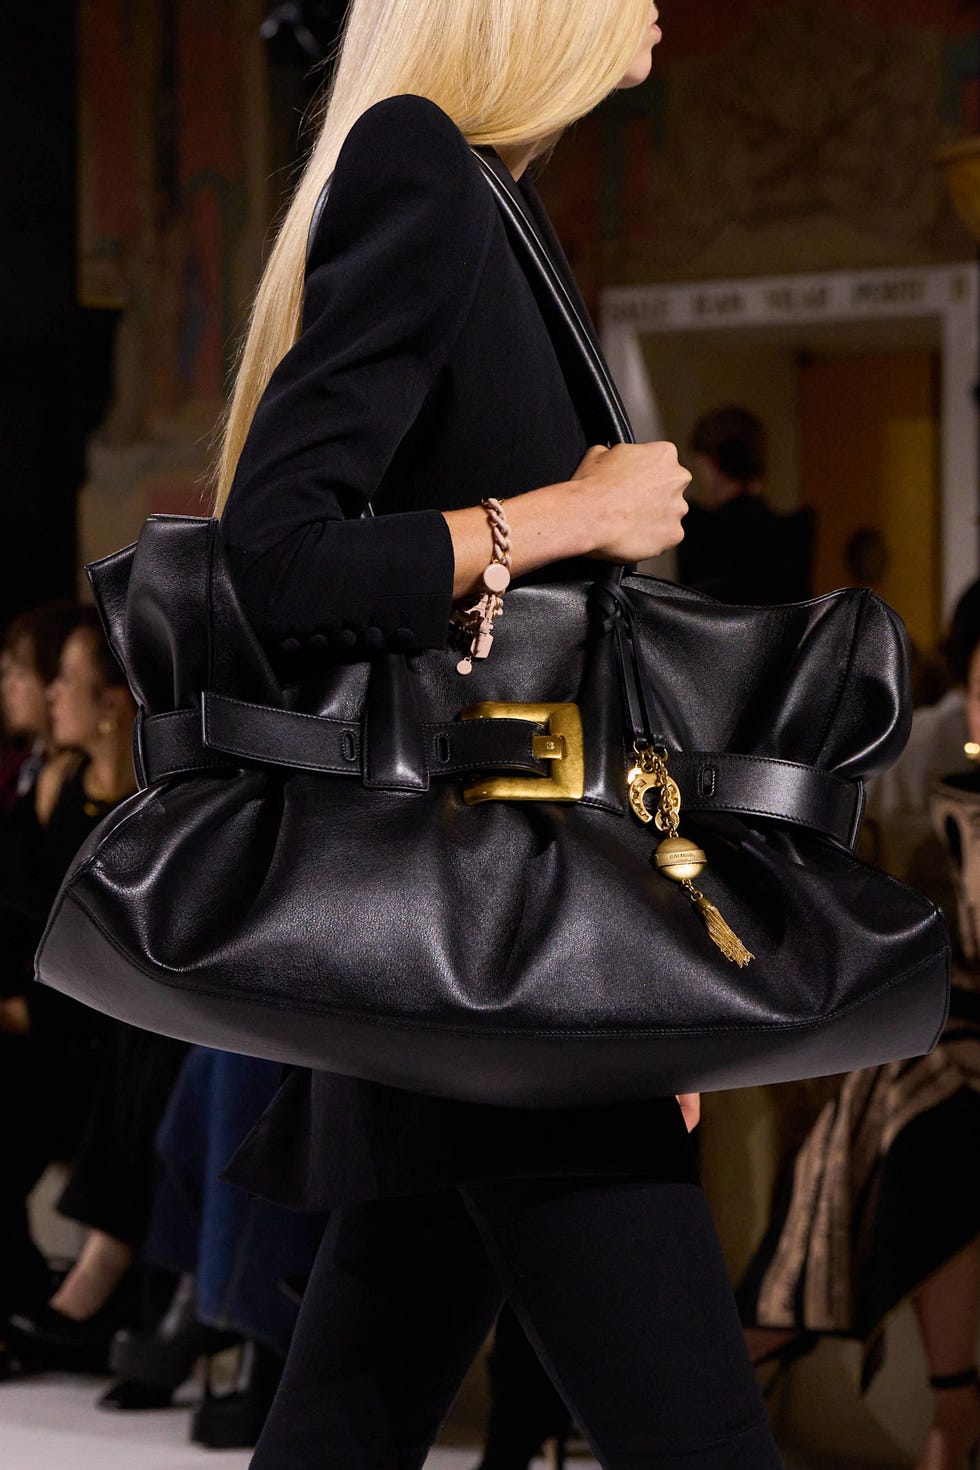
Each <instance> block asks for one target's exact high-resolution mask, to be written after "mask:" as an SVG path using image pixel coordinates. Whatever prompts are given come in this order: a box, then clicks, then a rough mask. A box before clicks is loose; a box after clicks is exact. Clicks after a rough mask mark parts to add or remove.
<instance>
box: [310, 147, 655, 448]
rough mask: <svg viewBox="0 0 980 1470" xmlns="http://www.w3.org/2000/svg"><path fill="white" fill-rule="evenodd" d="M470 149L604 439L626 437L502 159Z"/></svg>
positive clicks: (598, 364) (319, 209) (601, 370)
mask: <svg viewBox="0 0 980 1470" xmlns="http://www.w3.org/2000/svg"><path fill="white" fill-rule="evenodd" d="M470 152H471V153H472V155H473V157H474V159H475V160H476V162H477V165H478V166H479V168H480V171H481V173H482V174H483V177H484V178H485V180H486V182H487V185H488V187H489V189H490V191H491V193H492V194H493V196H494V199H495V200H496V203H497V207H498V209H499V210H500V213H501V215H502V216H503V220H504V224H505V226H506V227H507V232H508V235H509V236H510V239H511V241H512V243H513V244H514V245H515V247H516V249H517V252H518V254H519V256H520V257H521V259H522V261H523V263H524V265H525V266H526V267H527V268H528V271H529V274H530V276H531V278H532V280H533V281H534V282H535V283H536V284H537V286H538V288H539V289H540V290H541V291H542V293H543V295H544V297H545V300H546V301H547V302H548V304H549V306H550V307H551V312H550V315H551V316H552V317H553V319H554V320H555V321H556V322H557V323H558V324H559V326H560V327H561V329H562V331H563V332H564V335H565V336H566V338H567V340H568V342H569V344H570V346H571V348H572V351H573V352H574V353H575V355H576V358H577V359H578V361H579V362H580V364H581V366H582V368H583V369H584V371H585V374H586V378H587V380H588V381H589V383H590V386H591V387H593V388H594V390H595V392H596V394H597V397H598V399H599V402H600V404H601V405H602V408H603V410H604V414H605V417H606V419H607V421H608V424H609V428H610V430H611V433H610V441H611V442H613V443H617V442H619V443H627V444H629V443H632V442H633V430H632V427H631V425H630V421H629V414H628V413H627V411H626V405H625V404H624V403H623V400H622V397H621V395H620V393H619V390H618V388H617V387H616V384H615V382H614V381H613V378H612V374H611V373H610V371H609V368H608V365H607V364H606V361H605V359H604V358H603V356H602V353H601V352H600V351H599V349H598V347H597V346H596V344H595V342H594V341H593V338H592V334H591V332H590V331H589V329H588V327H587V326H586V323H585V321H584V319H583V317H582V313H581V312H580V310H579V307H578V304H577V303H576V301H575V300H574V298H573V297H572V294H571V292H570V291H569V290H568V287H567V286H566V285H565V282H564V281H563V280H562V278H561V274H560V272H559V271H558V269H557V267H556V266H555V263H554V261H553V260H552V258H551V254H550V252H549V251H548V249H547V247H546V246H545V245H544V243H543V241H542V240H541V238H540V236H539V235H538V232H537V230H536V229H535V227H534V223H533V221H532V219H531V216H530V214H529V213H528V210H527V207H526V205H525V203H524V201H523V199H522V198H521V196H520V194H519V192H518V190H517V188H516V187H515V186H514V185H513V184H511V185H510V186H508V183H507V181H506V180H505V179H504V178H503V177H502V174H503V173H504V172H505V170H504V168H503V165H501V172H500V173H498V171H497V169H495V168H494V165H493V163H492V162H491V160H490V159H488V158H487V157H485V156H484V154H483V153H481V152H480V151H479V149H476V148H471V149H470ZM332 182H333V180H332V178H331V179H328V180H327V182H326V184H324V186H323V188H322V189H321V191H320V194H319V197H318V198H317V201H316V204H315V205H314V206H313V213H312V215H311V216H310V228H309V233H308V235H307V241H306V263H307V267H309V263H310V259H311V257H312V253H313V242H314V239H315V238H316V233H317V230H318V229H319V226H320V221H321V219H322V218H323V211H324V209H325V208H326V204H327V200H328V198H329V196H330V187H331V184H332Z"/></svg>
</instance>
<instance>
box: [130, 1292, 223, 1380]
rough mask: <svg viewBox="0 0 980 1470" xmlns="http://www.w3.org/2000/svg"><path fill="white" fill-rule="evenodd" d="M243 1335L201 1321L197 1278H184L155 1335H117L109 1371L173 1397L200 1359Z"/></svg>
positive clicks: (141, 1333)
mask: <svg viewBox="0 0 980 1470" xmlns="http://www.w3.org/2000/svg"><path fill="white" fill-rule="evenodd" d="M241 1340H242V1338H241V1334H240V1333H237V1332H226V1331H223V1330H221V1329H220V1328H217V1327H208V1326H207V1325H206V1324H205V1323H203V1322H201V1321H199V1320H198V1316H197V1309H196V1306H195V1300H194V1278H193V1277H192V1276H183V1277H181V1279H180V1282H179V1283H178V1286H177V1290H176V1292H175V1293H174V1296H173V1300H172V1301H171V1303H170V1306H169V1307H168V1309H167V1312H166V1314H165V1316H164V1317H163V1318H162V1319H161V1320H160V1322H158V1324H157V1326H156V1327H155V1328H154V1329H153V1331H152V1332H130V1331H127V1330H125V1329H123V1331H121V1332H117V1333H116V1336H115V1338H114V1340H113V1343H112V1349H111V1351H110V1353H109V1367H110V1368H111V1370H112V1372H113V1373H118V1374H119V1376H120V1377H121V1378H128V1379H133V1380H136V1381H138V1382H140V1383H144V1384H146V1385H147V1386H148V1387H150V1388H156V1389H160V1390H162V1389H169V1391H170V1392H171V1393H173V1392H174V1391H175V1390H176V1389H178V1388H179V1387H180V1385H181V1384H182V1383H183V1382H184V1380H185V1379H186V1378H189V1377H190V1374H191V1371H192V1369H193V1367H194V1364H195V1363H196V1362H197V1360H198V1358H210V1357H213V1356H214V1354H215V1353H220V1352H224V1351H225V1349H226V1348H230V1347H236V1346H238V1344H240V1343H241Z"/></svg>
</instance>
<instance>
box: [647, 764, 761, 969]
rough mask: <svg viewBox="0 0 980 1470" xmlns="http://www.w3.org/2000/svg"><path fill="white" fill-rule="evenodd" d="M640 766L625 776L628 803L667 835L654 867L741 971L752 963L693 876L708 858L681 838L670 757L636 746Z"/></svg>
mask: <svg viewBox="0 0 980 1470" xmlns="http://www.w3.org/2000/svg"><path fill="white" fill-rule="evenodd" d="M633 749H634V750H635V752H636V757H637V764H636V765H635V766H633V768H632V769H631V770H630V772H629V775H628V776H627V778H626V779H627V781H628V783H629V803H630V808H631V810H632V811H633V813H634V814H635V815H636V816H637V817H639V819H640V821H641V822H651V821H652V822H654V823H655V824H656V826H657V828H658V830H659V831H661V832H664V833H666V836H665V837H664V840H663V841H662V842H661V843H660V845H659V847H658V848H657V849H656V851H655V852H654V853H653V854H652V855H651V858H650V861H651V863H652V864H653V867H654V869H655V870H656V871H657V872H658V873H660V874H661V875H662V876H663V877H664V878H669V879H670V881H671V882H672V883H678V884H680V886H681V888H683V890H684V892H685V893H686V894H687V896H688V898H689V899H690V900H691V903H692V904H693V905H694V907H695V909H696V910H697V912H698V914H699V915H700V917H701V920H702V922H703V924H704V927H705V929H706V930H707V933H708V937H709V939H710V940H711V942H712V944H714V945H715V946H716V947H717V948H718V949H719V950H720V951H721V953H722V954H723V955H724V956H725V959H726V960H729V961H730V963H731V964H733V965H738V967H739V968H740V969H741V968H742V967H743V966H744V965H747V964H748V963H749V962H750V960H752V959H754V955H753V954H752V952H751V950H748V949H746V947H745V945H744V944H743V943H742V941H741V940H740V939H739V937H738V935H737V934H736V933H735V932H734V930H733V929H732V928H731V926H730V925H729V924H727V923H726V922H725V919H724V918H723V917H722V915H721V914H720V913H719V912H718V909H717V908H716V907H715V905H714V904H713V903H712V902H711V900H710V899H708V898H706V897H705V895H704V894H703V893H702V892H701V890H700V888H695V886H694V880H695V878H700V876H701V874H702V873H703V872H704V870H705V868H706V867H707V863H708V860H707V858H706V856H705V854H704V851H703V850H702V849H701V848H700V847H698V845H697V843H696V842H691V841H690V840H689V839H688V838H686V837H681V836H680V834H679V832H678V830H677V829H678V827H679V826H680V820H681V793H680V788H679V787H678V785H677V782H676V781H675V780H674V778H673V777H672V776H671V774H670V772H669V771H668V769H667V761H668V759H669V757H668V754H667V752H666V751H664V752H663V753H661V752H660V751H658V750H655V749H654V748H653V747H652V746H649V745H641V744H640V743H639V742H637V743H636V744H635V745H634V747H633ZM651 788H656V790H657V792H658V793H659V795H658V798H657V810H656V812H655V813H653V814H651V813H650V812H649V811H647V807H646V803H645V801H644V796H645V794H646V792H647V791H649V790H650V789H651Z"/></svg>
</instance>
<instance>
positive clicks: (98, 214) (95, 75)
mask: <svg viewBox="0 0 980 1470" xmlns="http://www.w3.org/2000/svg"><path fill="white" fill-rule="evenodd" d="M261 9H262V6H261V0H81V5H80V50H81V57H80V70H81V76H80V113H81V116H80V126H81V207H80V245H81V251H80V254H81V275H80V282H79V289H80V295H81V300H82V302H83V304H84V305H87V306H95V307H102V308H109V309H113V310H116V311H118V312H119V325H118V329H117V338H116V354H115V381H114V396H113V402H112V406H111V408H110V411H109V415H108V418H107V421H106V423H105V425H104V427H103V429H102V431H101V433H99V434H98V435H97V436H96V439H95V440H94V441H93V443H92V444H91V447H90V481H89V484H88V486H87V488H86V490H85V492H84V494H83V497H82V504H81V526H80V533H81V543H82V546H81V549H82V556H83V559H86V560H87V559H90V558H91V557H93V556H96V555H100V554H102V553H103V552H105V551H108V550H111V549H113V548H114V547H115V546H118V545H119V544H121V543H122V542H124V541H125V540H126V539H127V538H128V537H130V536H132V535H134V534H135V532H136V530H137V529H138V527H139V525H140V524H141V522H142V520H143V519H144V517H145V516H146V515H147V514H149V513H151V512H153V511H168V510H170V511H181V512H186V511H190V512H199V511H200V510H201V506H202V503H203V500H202V480H203V476H204V474H205V471H206V467H207V463H208V453H209V450H208V443H209V437H210V435H211V433H212V431H213V427H214V424H215V422H216V420H217V418H218V415H219V414H220V412H221V408H222V403H223V396H224V389H225V382H226V374H227V369H228V365H229V354H230V352H231V351H232V347H233V342H234V340H235V338H236V336H237V334H238V332H239V329H240V326H241V322H242V318H243V312H244V309H245V303H246V302H247V299H248V295H249V293H250V291H251V289H252V286H253V284H254V282H255V279H256V277H257V274H258V271H259V269H260V264H261V259H262V249H263V243H264V239H265V235H266V230H267V226H268V219H269V215H270V213H271V211H272V209H273V208H274V205H273V204H272V203H271V201H270V188H269V183H268V178H269V173H270V167H269V159H268V149H267V143H266V140H267V137H268V97H267V86H266V76H265V66H264V56H263V51H262V46H261V42H260V40H259V35H258V26H259V21H260V18H261Z"/></svg>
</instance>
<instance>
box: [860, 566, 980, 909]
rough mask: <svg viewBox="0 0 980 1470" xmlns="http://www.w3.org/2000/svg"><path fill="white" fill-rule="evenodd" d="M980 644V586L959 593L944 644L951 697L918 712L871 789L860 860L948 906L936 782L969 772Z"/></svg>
mask: <svg viewBox="0 0 980 1470" xmlns="http://www.w3.org/2000/svg"><path fill="white" fill-rule="evenodd" d="M978 641H980V580H978V581H976V582H972V583H971V584H970V586H969V587H967V588H966V590H965V591H964V592H963V593H962V595H961V596H960V599H959V601H958V602H957V604H956V607H955V608H954V610H953V615H952V617H951V619H950V621H949V625H948V628H947V630H946V632H945V634H944V636H943V638H942V640H941V643H940V655H941V659H942V663H943V664H944V666H945V672H946V676H947V679H946V682H947V685H948V687H947V690H946V692H945V693H944V694H943V696H942V698H941V699H939V700H938V702H937V703H935V704H931V705H926V706H923V707H922V708H919V709H917V710H916V711H915V714H914V716H913V719H912V732H911V734H910V736H909V741H908V744H907V745H906V747H905V750H904V751H903V752H902V754H901V756H900V757H899V759H898V760H897V761H896V762H895V764H894V765H893V766H892V767H891V769H890V770H888V771H885V772H884V773H883V774H882V775H881V776H878V777H877V778H876V779H875V780H874V781H873V782H872V783H871V785H870V786H869V788H868V805H867V810H866V812H865V819H864V828H863V832H862V856H864V857H865V858H866V859H867V861H869V862H872V863H874V864H875V865H876V867H879V868H885V869H886V870H887V871H888V872H889V873H894V874H895V875H896V877H899V878H904V879H905V880H906V881H907V882H909V883H911V884H912V886H913V887H914V888H920V889H922V890H923V891H924V892H926V893H930V894H934V895H936V896H937V898H938V900H939V901H941V902H942V903H943V907H944V908H946V907H947V906H948V900H949V897H950V890H949V883H948V878H947V876H946V872H947V870H946V865H945V861H944V857H943V852H942V849H941V846H940V844H939V842H938V840H937V838H936V835H935V833H934V831H933V828H932V822H931V819H930V814H929V791H930V788H931V785H932V783H933V781H937V780H939V779H940V777H942V776H945V775H948V774H949V773H950V772H953V771H960V772H962V771H966V770H969V769H970V758H969V756H968V755H967V753H966V745H967V742H968V740H969V738H970V737H969V730H968V725H967V694H966V688H967V677H968V673H969V665H970V657H971V655H972V652H973V649H974V648H975V647H976V644H977V642H978Z"/></svg>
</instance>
